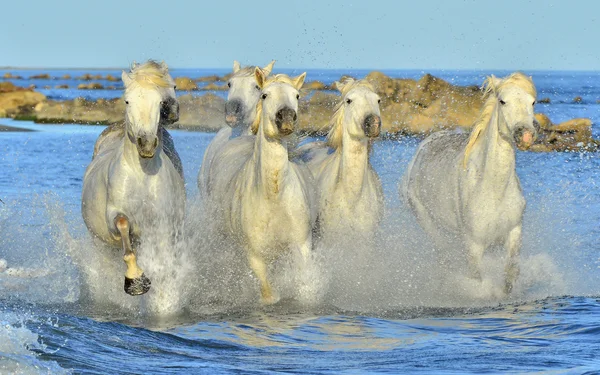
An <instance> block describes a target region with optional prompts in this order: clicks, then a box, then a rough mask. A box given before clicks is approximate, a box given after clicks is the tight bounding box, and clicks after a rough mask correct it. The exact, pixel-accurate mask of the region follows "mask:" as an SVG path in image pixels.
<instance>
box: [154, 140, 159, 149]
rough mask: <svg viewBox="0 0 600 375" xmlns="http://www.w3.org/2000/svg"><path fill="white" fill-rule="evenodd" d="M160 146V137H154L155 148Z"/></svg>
mask: <svg viewBox="0 0 600 375" xmlns="http://www.w3.org/2000/svg"><path fill="white" fill-rule="evenodd" d="M156 147H158V138H154V148H156Z"/></svg>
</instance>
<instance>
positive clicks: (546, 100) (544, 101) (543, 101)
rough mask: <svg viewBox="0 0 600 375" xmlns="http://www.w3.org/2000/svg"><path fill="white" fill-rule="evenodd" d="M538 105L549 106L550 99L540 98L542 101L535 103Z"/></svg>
mask: <svg viewBox="0 0 600 375" xmlns="http://www.w3.org/2000/svg"><path fill="white" fill-rule="evenodd" d="M537 102H538V103H542V104H550V98H542V99H538V101H537Z"/></svg>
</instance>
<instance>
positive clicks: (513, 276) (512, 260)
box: [504, 225, 521, 294]
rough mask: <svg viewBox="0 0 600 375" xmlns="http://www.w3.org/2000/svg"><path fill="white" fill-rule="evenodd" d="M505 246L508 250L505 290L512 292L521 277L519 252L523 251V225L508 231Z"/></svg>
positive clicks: (507, 292) (508, 292)
mask: <svg viewBox="0 0 600 375" xmlns="http://www.w3.org/2000/svg"><path fill="white" fill-rule="evenodd" d="M504 247H505V248H506V251H507V259H506V266H505V268H504V272H505V282H504V292H505V293H506V294H510V293H511V292H512V290H513V287H514V286H515V283H516V282H517V278H518V277H519V273H520V268H519V254H520V252H521V226H520V225H518V226H516V227H514V228H513V229H512V230H511V231H510V232H508V237H507V238H506V242H505V243H504Z"/></svg>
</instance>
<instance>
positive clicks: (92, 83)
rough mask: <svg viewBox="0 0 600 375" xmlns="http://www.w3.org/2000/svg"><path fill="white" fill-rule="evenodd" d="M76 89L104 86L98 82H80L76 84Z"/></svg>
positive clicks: (100, 87) (92, 88)
mask: <svg viewBox="0 0 600 375" xmlns="http://www.w3.org/2000/svg"><path fill="white" fill-rule="evenodd" d="M77 89H79V90H102V89H104V86H103V85H102V84H101V83H98V82H91V83H80V84H79V85H77Z"/></svg>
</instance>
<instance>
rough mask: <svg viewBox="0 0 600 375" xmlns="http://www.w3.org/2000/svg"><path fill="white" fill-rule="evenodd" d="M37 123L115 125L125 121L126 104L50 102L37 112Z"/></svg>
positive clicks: (74, 101)
mask: <svg viewBox="0 0 600 375" xmlns="http://www.w3.org/2000/svg"><path fill="white" fill-rule="evenodd" d="M36 117H37V120H36V121H37V122H42V123H81V124H105V125H108V124H114V123H117V122H122V121H124V119H125V103H124V102H123V101H122V100H120V99H117V100H98V101H90V100H85V99H84V98H77V99H75V100H71V101H64V102H55V101H48V102H47V103H46V105H44V106H40V108H39V109H38V110H37V111H36Z"/></svg>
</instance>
